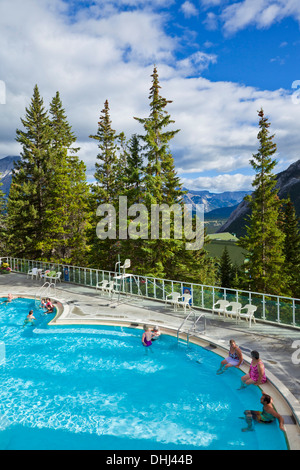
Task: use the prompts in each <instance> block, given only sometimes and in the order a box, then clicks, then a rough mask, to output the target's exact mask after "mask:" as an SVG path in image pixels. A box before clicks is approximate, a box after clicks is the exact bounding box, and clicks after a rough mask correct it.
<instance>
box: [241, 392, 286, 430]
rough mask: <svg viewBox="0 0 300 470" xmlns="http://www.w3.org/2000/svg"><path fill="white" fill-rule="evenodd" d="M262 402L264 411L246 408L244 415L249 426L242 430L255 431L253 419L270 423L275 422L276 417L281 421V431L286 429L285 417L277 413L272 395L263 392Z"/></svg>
mask: <svg viewBox="0 0 300 470" xmlns="http://www.w3.org/2000/svg"><path fill="white" fill-rule="evenodd" d="M260 402H261V404H262V405H263V410H262V411H255V410H245V411H244V415H245V419H246V422H247V425H248V426H247V427H246V428H243V429H242V431H243V432H245V431H253V430H254V429H253V421H256V422H257V423H264V424H269V423H273V421H275V419H278V421H279V428H280V429H281V431H285V428H284V419H283V417H282V416H281V415H280V414H279V413H277V411H276V410H275V409H274V407H273V398H272V397H270V395H267V394H266V393H264V392H262V396H261V399H260Z"/></svg>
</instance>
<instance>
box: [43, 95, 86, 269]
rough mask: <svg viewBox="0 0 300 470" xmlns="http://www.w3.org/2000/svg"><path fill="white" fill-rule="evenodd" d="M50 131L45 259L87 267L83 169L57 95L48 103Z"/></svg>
mask: <svg viewBox="0 0 300 470" xmlns="http://www.w3.org/2000/svg"><path fill="white" fill-rule="evenodd" d="M50 118H51V122H50V127H51V131H52V142H51V152H52V168H51V172H50V174H49V178H51V179H52V185H51V201H49V205H48V217H49V218H50V219H51V230H49V232H48V233H47V234H46V236H47V238H45V239H44V241H43V243H44V247H45V248H44V250H45V251H46V250H47V247H48V250H49V251H48V253H49V254H48V258H49V259H51V260H53V261H60V262H64V263H70V264H79V263H80V265H83V264H85V263H86V254H87V240H86V236H87V235H86V231H87V227H88V224H89V213H88V197H89V188H88V185H87V182H86V175H85V170H86V168H85V165H84V163H83V162H82V161H81V160H80V159H79V157H78V156H77V155H76V153H77V152H78V151H79V148H75V147H72V146H73V145H74V144H75V143H76V140H77V139H76V136H75V134H74V133H73V131H72V128H71V126H70V124H69V123H68V120H67V116H66V112H65V110H64V108H63V105H62V101H61V98H60V95H59V92H57V93H56V95H55V96H54V98H53V99H52V102H51V103H50Z"/></svg>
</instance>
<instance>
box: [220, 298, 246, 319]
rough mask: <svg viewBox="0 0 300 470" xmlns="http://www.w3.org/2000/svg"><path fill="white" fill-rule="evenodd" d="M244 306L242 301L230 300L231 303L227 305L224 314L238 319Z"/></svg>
mask: <svg viewBox="0 0 300 470" xmlns="http://www.w3.org/2000/svg"><path fill="white" fill-rule="evenodd" d="M241 308H242V304H241V303H240V302H230V303H229V305H227V306H226V307H225V312H224V316H226V317H229V316H230V318H233V317H235V318H236V320H237V319H238V317H239V314H240V311H241Z"/></svg>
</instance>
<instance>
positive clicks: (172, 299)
mask: <svg viewBox="0 0 300 470" xmlns="http://www.w3.org/2000/svg"><path fill="white" fill-rule="evenodd" d="M179 297H181V295H180V293H179V292H171V294H168V295H166V298H165V307H166V306H167V305H168V304H171V305H173V307H174V309H175V304H176V303H177V302H178V299H179Z"/></svg>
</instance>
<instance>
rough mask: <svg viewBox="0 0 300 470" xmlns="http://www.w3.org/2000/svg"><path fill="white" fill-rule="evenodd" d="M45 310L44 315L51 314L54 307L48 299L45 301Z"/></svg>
mask: <svg viewBox="0 0 300 470" xmlns="http://www.w3.org/2000/svg"><path fill="white" fill-rule="evenodd" d="M45 308H46V309H47V312H45V313H53V309H54V305H53V304H52V302H51V300H50V299H47V303H46V305H45Z"/></svg>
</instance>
